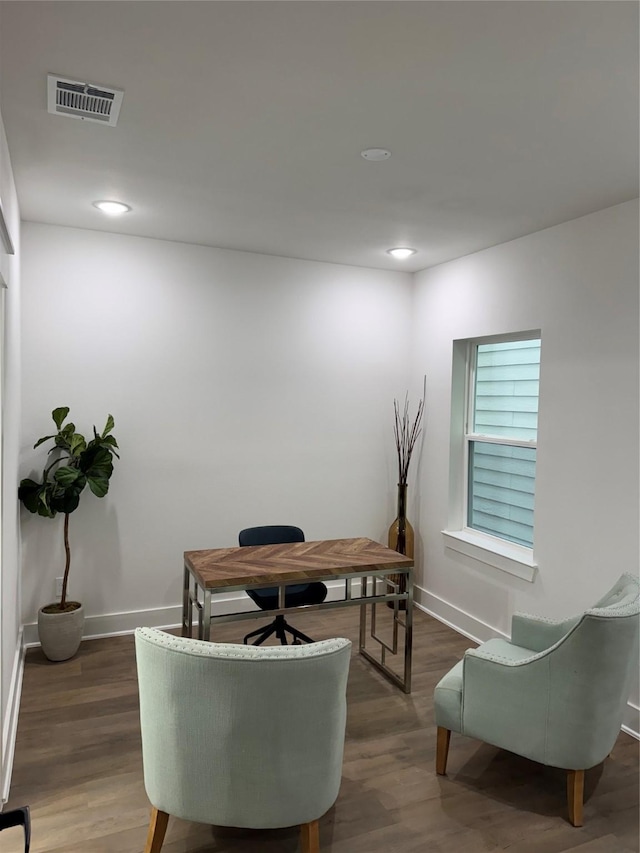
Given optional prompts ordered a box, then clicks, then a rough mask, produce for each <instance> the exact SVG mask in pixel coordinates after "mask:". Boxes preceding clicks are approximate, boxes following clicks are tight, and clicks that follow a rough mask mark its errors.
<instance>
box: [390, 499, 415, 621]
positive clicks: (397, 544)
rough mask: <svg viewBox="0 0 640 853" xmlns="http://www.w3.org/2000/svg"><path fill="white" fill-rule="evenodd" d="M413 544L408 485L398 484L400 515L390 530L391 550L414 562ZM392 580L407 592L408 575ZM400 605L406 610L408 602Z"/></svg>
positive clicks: (391, 577)
mask: <svg viewBox="0 0 640 853" xmlns="http://www.w3.org/2000/svg"><path fill="white" fill-rule="evenodd" d="M413 542H414V536H413V527H412V526H411V524H410V523H409V519H408V518H407V484H406V483H398V515H397V517H396V519H395V521H394V522H393V524H392V525H391V527H390V528H389V539H388V544H389V548H391V549H392V550H393V551H398V553H400V554H404V555H405V557H410V558H411V559H412V560H413ZM390 580H392V581H393V583H395V584H397V585H398V591H399V592H406V589H407V576H406V575H391V576H390ZM388 604H389V607H393V602H392V601H389V602H388ZM398 605H399V607H400V610H405V609H406V601H399V602H398Z"/></svg>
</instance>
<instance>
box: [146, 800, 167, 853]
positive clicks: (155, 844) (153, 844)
mask: <svg viewBox="0 0 640 853" xmlns="http://www.w3.org/2000/svg"><path fill="white" fill-rule="evenodd" d="M168 823H169V815H168V814H167V813H166V812H161V811H160V810H159V809H157V808H156V807H155V806H153V808H152V809H151V820H150V821H149V832H148V833H147V844H146V846H145V848H144V853H160V848H161V847H162V842H163V841H164V836H165V833H166V831H167V824H168Z"/></svg>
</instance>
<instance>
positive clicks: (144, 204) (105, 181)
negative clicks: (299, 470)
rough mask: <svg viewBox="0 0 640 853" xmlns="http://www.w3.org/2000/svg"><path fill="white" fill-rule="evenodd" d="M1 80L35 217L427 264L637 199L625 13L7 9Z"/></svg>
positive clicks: (631, 42)
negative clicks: (59, 93) (86, 100)
mask: <svg viewBox="0 0 640 853" xmlns="http://www.w3.org/2000/svg"><path fill="white" fill-rule="evenodd" d="M48 72H54V73H56V74H60V75H62V76H66V77H71V78H74V79H78V80H83V81H84V80H86V81H89V82H93V83H98V84H104V85H107V86H114V87H118V88H122V89H124V90H125V96H124V101H123V105H122V111H121V113H120V120H119V123H118V126H117V127H115V128H111V127H103V126H100V125H97V124H93V123H89V122H82V121H78V120H73V119H67V118H62V117H59V116H54V115H50V114H49V113H48V112H47V104H46V83H47V73H48ZM0 83H1V89H0V93H1V95H0V108H1V110H2V115H3V119H4V123H5V127H6V132H7V137H8V140H9V148H10V152H11V158H12V163H13V169H14V173H15V177H16V183H17V187H18V195H19V199H20V204H21V210H22V217H23V219H25V220H32V221H38V222H48V223H56V224H61V225H71V226H78V227H82V228H92V229H100V230H109V231H111V230H112V231H118V232H121V233H126V234H136V235H141V236H148V237H158V238H163V239H168V240H179V241H185V242H189V243H200V244H205V245H210V246H219V247H226V248H233V249H242V250H247V251H253V252H265V253H269V254H276V255H285V256H290V257H298V258H308V259H315V260H322V261H335V262H339V263H347V264H356V265H360V266H366V267H378V268H383V269H406V270H418V269H423V268H425V267H428V266H432V265H433V264H437V263H441V262H442V261H446V260H449V259H451V258H455V257H458V256H460V255H464V254H468V253H469V252H473V251H476V250H478V249H482V248H485V247H487V246H491V245H494V244H496V243H501V242H504V241H506V240H510V239H513V238H515V237H518V236H521V235H523V234H528V233H531V232H533V231H536V230H539V229H541V228H546V227H548V226H551V225H554V224H557V223H559V222H563V221H565V220H568V219H572V218H574V217H577V216H581V215H584V214H586V213H590V212H592V211H594V210H598V209H601V208H604V207H608V206H610V205H614V204H618V203H620V202H623V201H626V200H628V199H631V198H634V197H636V196H637V195H638V4H637V3H636V2H615V0H614V2H609V0H604V2H591V0H588V2H581V0H576V2H555V0H543V2H500V0H499V1H498V2H485V0H480V2H478V0H469V2H464V0H463V1H462V2H450V0H444V2H421V1H420V0H418V2H399V0H387V2H354V1H353V0H352V2H303V0H294V2H271V0H256V2H240V0H236V2H186V1H185V0H179V1H178V2H170V1H169V2H130V0H127V2H86V1H85V2H56V1H55V0H49V2H29V0H27V2H25V0H20V2H2V3H1V4H0ZM367 147H384V148H388V149H390V150H391V151H392V153H393V156H392V157H391V159H390V160H388V161H386V162H383V163H370V162H366V161H365V160H363V159H362V158H361V157H360V151H361V150H362V149H363V148H367ZM100 198H114V199H120V200H122V201H125V202H127V203H128V204H130V205H132V207H133V211H132V212H131V213H129V214H127V215H126V216H124V217H122V218H120V219H118V220H113V219H107V218H106V217H104V215H103V214H101V213H99V212H98V211H96V210H95V209H94V208H92V206H91V203H92V201H94V200H95V199H100ZM397 245H409V246H413V247H415V248H417V249H418V250H419V252H418V254H417V255H416V256H414V258H412V259H411V260H409V261H406V262H404V263H400V262H398V261H395V260H393V259H392V258H390V257H389V256H388V255H386V254H385V250H386V249H387V248H389V247H391V246H397Z"/></svg>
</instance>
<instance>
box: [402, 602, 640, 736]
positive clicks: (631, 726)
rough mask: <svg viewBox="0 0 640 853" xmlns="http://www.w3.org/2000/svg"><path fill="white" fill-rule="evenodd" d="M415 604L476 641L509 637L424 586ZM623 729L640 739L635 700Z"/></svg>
mask: <svg viewBox="0 0 640 853" xmlns="http://www.w3.org/2000/svg"><path fill="white" fill-rule="evenodd" d="M414 593H415V604H416V607H418V608H420V610H424V612H425V613H428V614H429V616H433V618H434V619H437V620H438V622H443V623H444V624H445V625H448V626H449V628H453V630H454V631H457V632H458V634H462V635H463V636H464V637H468V638H469V639H470V640H473V642H474V643H484V642H486V641H487V640H491V639H493V638H494V637H500V638H502V639H508V637H509V635H508V634H505V633H503V632H502V631H499V630H498V629H497V628H493V627H492V626H491V625H487V623H486V622H482V620H480V619H476V617H475V616H472V615H471V614H470V613H466V612H465V611H464V610H461V609H460V608H458V607H456V606H455V605H454V604H451V603H450V602H448V601H445V600H444V599H443V598H440V597H439V596H437V595H434V594H433V593H431V592H428V591H427V590H426V589H423V588H422V587H419V586H416V587H415V588H414ZM622 731H623V732H626V733H627V734H628V735H631V737H634V738H635V739H636V740H640V708H638V706H637V705H634V704H633V702H627V707H626V709H625V714H624V718H623V723H622Z"/></svg>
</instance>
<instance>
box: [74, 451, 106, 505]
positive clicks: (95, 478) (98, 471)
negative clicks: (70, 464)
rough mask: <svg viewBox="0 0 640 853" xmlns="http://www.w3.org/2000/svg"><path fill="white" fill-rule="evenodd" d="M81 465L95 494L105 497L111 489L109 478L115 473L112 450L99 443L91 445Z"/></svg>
mask: <svg viewBox="0 0 640 853" xmlns="http://www.w3.org/2000/svg"><path fill="white" fill-rule="evenodd" d="M80 465H81V468H82V469H83V471H84V473H85V474H86V477H87V483H88V484H89V488H90V489H91V491H92V492H93V494H94V495H96V497H98V498H103V497H104V496H105V495H106V494H107V492H108V491H109V478H110V477H111V475H112V474H113V459H112V456H111V453H110V451H109V450H107V449H106V448H105V447H100V446H99V445H93V446H90V447H89V448H87V451H86V453H85V454H84V456H83V458H82V460H81V463H80Z"/></svg>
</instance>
